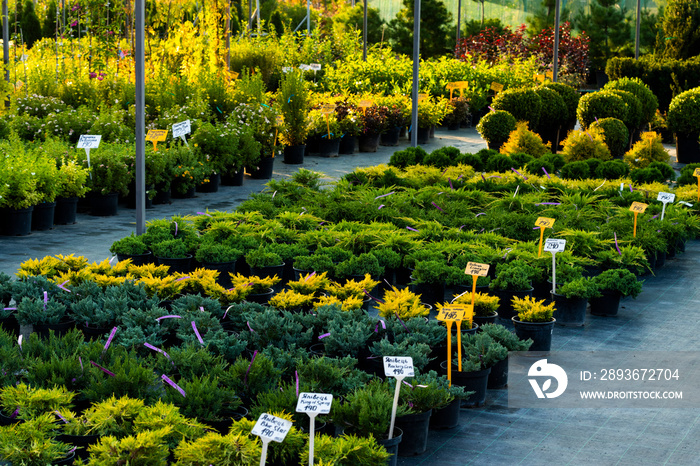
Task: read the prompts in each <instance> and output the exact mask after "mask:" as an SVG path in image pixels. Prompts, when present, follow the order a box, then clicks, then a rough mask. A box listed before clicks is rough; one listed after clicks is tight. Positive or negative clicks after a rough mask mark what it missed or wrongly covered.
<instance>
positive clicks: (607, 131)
mask: <svg viewBox="0 0 700 466" xmlns="http://www.w3.org/2000/svg"><path fill="white" fill-rule="evenodd" d="M591 128H600V129H602V130H603V139H604V140H605V144H606V145H607V146H608V149H610V155H612V156H613V158H618V159H619V158H622V156H623V155H625V151H626V149H627V147H628V143H629V131H627V127H626V126H625V124H624V123H623V121H622V120H620V119H618V118H599V119H598V121H594V122H593V123H592V124H591Z"/></svg>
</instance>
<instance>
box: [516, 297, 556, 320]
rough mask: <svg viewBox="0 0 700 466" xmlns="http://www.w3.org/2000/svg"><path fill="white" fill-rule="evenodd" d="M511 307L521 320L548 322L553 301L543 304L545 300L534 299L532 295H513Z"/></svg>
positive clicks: (551, 312)
mask: <svg viewBox="0 0 700 466" xmlns="http://www.w3.org/2000/svg"><path fill="white" fill-rule="evenodd" d="M512 303H513V309H514V310H515V311H516V312H517V313H518V320H520V321H521V322H550V321H551V320H552V315H553V313H554V311H555V309H554V303H550V304H547V305H545V304H544V303H545V300H544V299H541V300H539V301H538V300H536V299H535V298H533V297H532V296H525V297H524V298H518V297H515V296H514V297H513V300H512Z"/></svg>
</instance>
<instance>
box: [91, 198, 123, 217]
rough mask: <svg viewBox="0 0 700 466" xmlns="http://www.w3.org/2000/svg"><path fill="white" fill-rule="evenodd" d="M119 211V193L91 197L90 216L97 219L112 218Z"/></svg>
mask: <svg viewBox="0 0 700 466" xmlns="http://www.w3.org/2000/svg"><path fill="white" fill-rule="evenodd" d="M118 210H119V193H109V194H97V193H92V194H91V195H90V215H93V216H95V217H112V216H114V215H117V211H118Z"/></svg>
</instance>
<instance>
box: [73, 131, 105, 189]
mask: <svg viewBox="0 0 700 466" xmlns="http://www.w3.org/2000/svg"><path fill="white" fill-rule="evenodd" d="M100 141H102V135H100V134H81V135H80V139H78V146H77V148H78V149H85V155H87V163H88V169H90V149H97V148H98V147H100ZM90 179H92V172H90Z"/></svg>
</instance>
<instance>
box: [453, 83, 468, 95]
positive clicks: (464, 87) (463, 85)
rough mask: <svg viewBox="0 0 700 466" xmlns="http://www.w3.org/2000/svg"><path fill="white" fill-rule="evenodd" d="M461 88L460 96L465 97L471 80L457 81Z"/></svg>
mask: <svg viewBox="0 0 700 466" xmlns="http://www.w3.org/2000/svg"><path fill="white" fill-rule="evenodd" d="M455 84H457V86H458V87H457V88H458V89H459V96H460V97H464V90H465V89H468V88H469V81H455Z"/></svg>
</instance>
